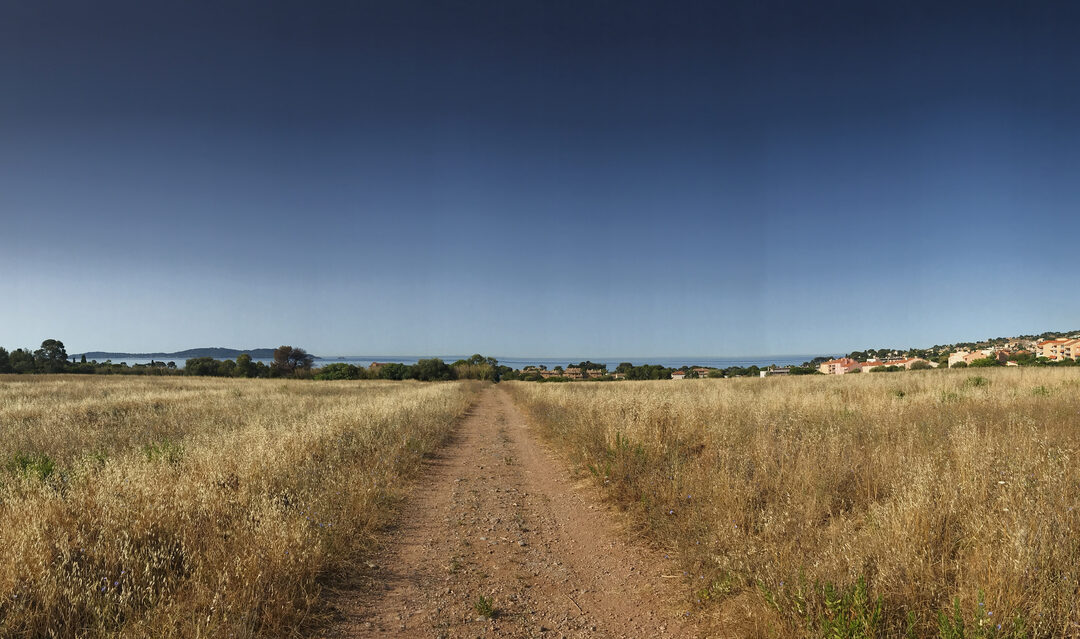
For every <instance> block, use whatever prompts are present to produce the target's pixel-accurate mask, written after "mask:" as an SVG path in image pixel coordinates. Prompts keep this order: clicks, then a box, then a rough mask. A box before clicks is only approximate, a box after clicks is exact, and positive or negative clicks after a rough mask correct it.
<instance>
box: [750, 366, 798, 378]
mask: <svg viewBox="0 0 1080 639" xmlns="http://www.w3.org/2000/svg"><path fill="white" fill-rule="evenodd" d="M790 374H791V369H790V368H771V369H768V370H763V371H760V372H758V376H759V377H775V376H777V375H790Z"/></svg>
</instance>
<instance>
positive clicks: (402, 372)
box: [379, 363, 412, 379]
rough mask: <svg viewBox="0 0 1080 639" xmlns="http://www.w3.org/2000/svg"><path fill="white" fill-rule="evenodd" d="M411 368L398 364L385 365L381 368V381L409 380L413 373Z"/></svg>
mask: <svg viewBox="0 0 1080 639" xmlns="http://www.w3.org/2000/svg"><path fill="white" fill-rule="evenodd" d="M410 368H411V367H410V366H406V365H404V364H398V363H392V364H383V365H382V367H381V368H379V379H407V378H408V377H409V376H410V375H411V372H412V371H410V370H409V369H410Z"/></svg>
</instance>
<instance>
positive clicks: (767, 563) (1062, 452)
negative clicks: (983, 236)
mask: <svg viewBox="0 0 1080 639" xmlns="http://www.w3.org/2000/svg"><path fill="white" fill-rule="evenodd" d="M509 386H510V387H511V389H512V393H513V396H514V398H515V401H516V402H517V403H518V404H519V405H520V406H522V407H523V408H524V409H525V410H526V411H527V413H528V414H529V415H530V418H531V419H532V420H533V421H534V422H535V423H536V424H538V425H540V426H541V428H542V429H543V430H544V432H545V433H546V435H547V436H548V437H549V438H550V440H551V441H552V442H554V443H555V444H556V446H558V447H560V448H561V449H563V450H564V451H566V452H567V453H568V454H569V456H570V457H571V458H572V459H573V460H575V461H576V462H577V463H578V464H579V465H580V468H581V470H582V472H583V473H585V474H591V475H593V476H594V477H595V478H596V481H597V482H598V483H600V484H602V485H603V486H605V492H606V494H607V495H608V496H609V497H610V498H611V499H612V500H614V501H616V502H617V503H618V504H620V505H621V506H622V507H623V508H625V509H626V510H627V511H628V512H629V514H630V517H631V521H633V522H635V523H636V524H637V525H638V526H639V527H640V531H641V532H642V534H643V535H644V536H645V537H646V538H647V539H649V540H650V541H651V542H653V543H656V544H657V545H659V546H660V547H662V548H663V549H665V551H666V552H669V553H670V556H671V557H672V558H673V559H676V560H677V561H678V562H679V564H680V567H679V569H678V570H675V572H676V573H677V574H678V573H681V574H679V576H680V577H682V578H683V579H684V580H685V583H687V584H688V587H687V593H688V597H689V598H690V601H691V603H692V605H693V606H699V613H698V614H699V615H700V616H703V617H706V618H712V619H713V620H714V621H715V622H716V628H717V629H718V633H719V634H721V635H726V636H778V637H787V636H829V637H863V636H879V637H901V636H917V637H925V636H938V637H948V638H952V637H1062V636H1077V635H1080V465H1078V461H1080V459H1078V454H1080V374H1078V371H1077V370H1076V369H1019V370H1018V369H981V370H978V371H971V370H968V371H925V372H906V373H894V374H876V375H875V374H870V375H865V374H864V375H849V376H843V377H820V376H814V377H801V378H799V377H793V378H771V379H728V380H688V381H682V382H671V381H661V382H624V383H612V384H601V383H593V384H587V383H581V384H528V383H520V382H517V383H511V384H509ZM673 570H674V569H673Z"/></svg>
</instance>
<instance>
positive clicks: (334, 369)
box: [315, 363, 361, 380]
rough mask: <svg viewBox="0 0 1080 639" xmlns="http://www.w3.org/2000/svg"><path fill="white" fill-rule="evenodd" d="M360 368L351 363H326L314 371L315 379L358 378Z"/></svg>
mask: <svg viewBox="0 0 1080 639" xmlns="http://www.w3.org/2000/svg"><path fill="white" fill-rule="evenodd" d="M360 375H361V372H360V368H359V367H357V366H353V365H352V364H345V363H337V364H327V365H326V366H323V367H322V368H319V369H318V372H317V373H315V379H320V380H342V379H360Z"/></svg>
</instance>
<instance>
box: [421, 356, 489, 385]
mask: <svg viewBox="0 0 1080 639" xmlns="http://www.w3.org/2000/svg"><path fill="white" fill-rule="evenodd" d="M485 363H486V362H485ZM411 369H412V370H411V371H410V373H411V375H410V377H412V378H413V379H418V380H420V381H422V382H434V381H445V380H450V379H454V371H453V369H451V368H450V365H449V364H447V363H446V362H444V361H442V360H441V359H439V358H438V357H433V358H431V359H422V360H419V361H418V362H416V365H415V366H412V367H411Z"/></svg>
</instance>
